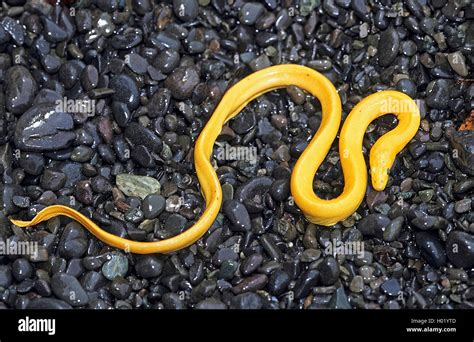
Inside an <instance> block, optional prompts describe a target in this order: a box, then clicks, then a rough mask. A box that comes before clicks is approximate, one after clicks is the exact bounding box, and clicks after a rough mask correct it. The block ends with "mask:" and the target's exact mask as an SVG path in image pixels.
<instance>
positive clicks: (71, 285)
mask: <svg viewBox="0 0 474 342" xmlns="http://www.w3.org/2000/svg"><path fill="white" fill-rule="evenodd" d="M51 289H52V291H53V293H54V295H55V296H56V297H58V298H60V299H62V300H64V301H65V302H67V303H68V304H70V305H72V306H84V305H87V303H89V297H88V296H87V293H86V292H85V291H84V288H83V287H82V286H81V284H80V283H79V281H78V280H77V279H76V278H75V277H73V276H71V275H68V274H66V273H55V274H54V275H53V277H52V278H51Z"/></svg>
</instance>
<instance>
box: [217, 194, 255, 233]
mask: <svg viewBox="0 0 474 342" xmlns="http://www.w3.org/2000/svg"><path fill="white" fill-rule="evenodd" d="M223 211H224V214H225V215H226V217H227V219H228V220H229V221H230V223H231V228H232V230H233V231H236V232H246V231H249V230H250V229H251V228H252V225H251V222H250V217H249V213H248V211H247V209H246V208H245V206H244V205H243V204H242V203H240V202H238V201H236V200H228V201H226V202H225V203H224V205H223Z"/></svg>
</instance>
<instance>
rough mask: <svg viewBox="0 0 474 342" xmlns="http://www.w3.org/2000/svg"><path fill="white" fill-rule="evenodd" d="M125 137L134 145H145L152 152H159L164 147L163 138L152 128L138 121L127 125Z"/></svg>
mask: <svg viewBox="0 0 474 342" xmlns="http://www.w3.org/2000/svg"><path fill="white" fill-rule="evenodd" d="M124 135H125V138H126V139H127V141H128V142H129V143H130V144H131V145H132V146H140V145H143V146H145V147H146V148H147V149H148V150H149V151H150V152H154V153H156V154H159V153H160V152H161V149H162V148H163V143H162V141H161V139H160V138H159V137H158V136H157V135H156V134H155V133H153V131H151V130H150V129H148V128H146V127H144V126H142V125H141V124H139V123H137V122H131V123H129V124H128V125H127V127H126V128H125V132H124Z"/></svg>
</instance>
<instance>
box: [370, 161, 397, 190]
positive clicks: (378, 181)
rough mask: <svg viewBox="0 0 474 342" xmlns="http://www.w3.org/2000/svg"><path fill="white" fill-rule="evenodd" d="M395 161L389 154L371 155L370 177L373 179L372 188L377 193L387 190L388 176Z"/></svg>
mask: <svg viewBox="0 0 474 342" xmlns="http://www.w3.org/2000/svg"><path fill="white" fill-rule="evenodd" d="M392 164H393V161H392V160H390V157H389V155H388V154H387V153H383V152H380V153H375V154H371V158H370V165H371V166H370V177H371V178H372V187H373V188H374V189H375V190H376V191H382V190H383V189H385V187H386V186H387V183H388V175H389V172H390V168H391V167H392Z"/></svg>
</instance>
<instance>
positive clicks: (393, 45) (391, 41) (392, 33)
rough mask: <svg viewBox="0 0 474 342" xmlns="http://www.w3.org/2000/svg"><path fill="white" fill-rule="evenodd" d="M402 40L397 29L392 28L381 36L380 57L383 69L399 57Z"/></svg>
mask: <svg viewBox="0 0 474 342" xmlns="http://www.w3.org/2000/svg"><path fill="white" fill-rule="evenodd" d="M399 47H400V38H399V36H398V32H397V30H396V29H395V28H393V27H392V26H390V27H389V28H388V29H386V30H385V31H382V33H381V34H380V40H379V46H378V56H379V65H380V66H381V67H386V66H389V65H390V64H391V63H392V62H393V61H394V60H395V57H397V55H398V49H399Z"/></svg>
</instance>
